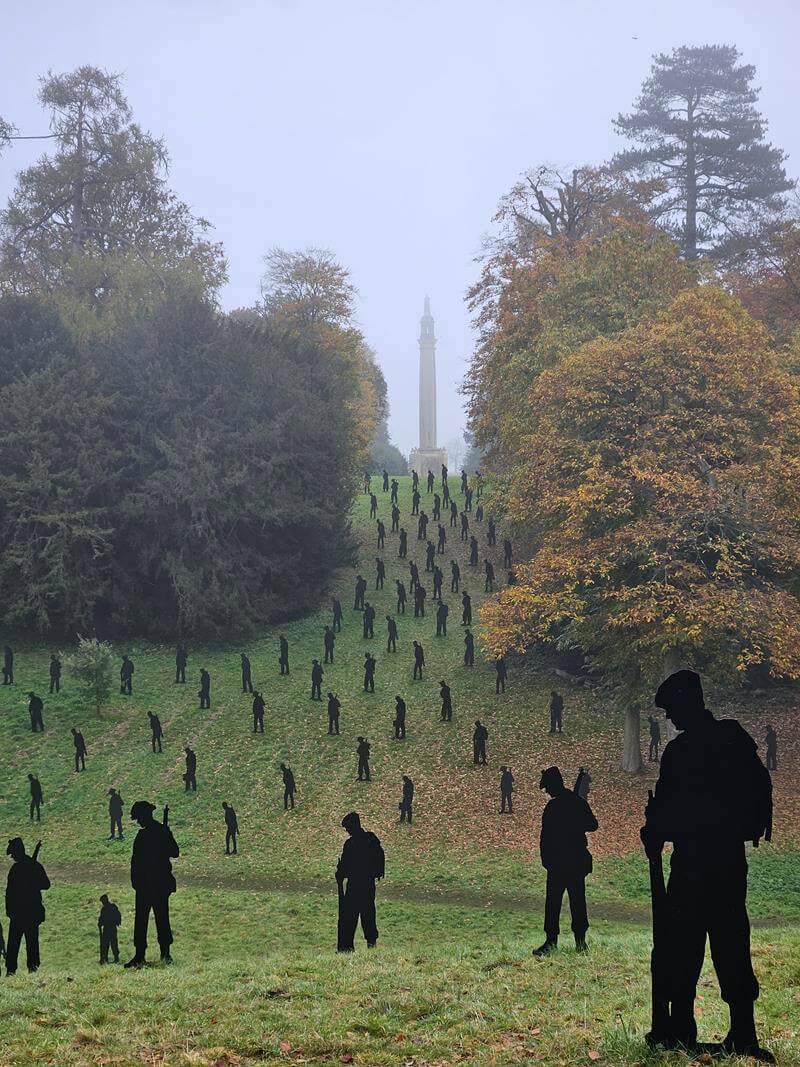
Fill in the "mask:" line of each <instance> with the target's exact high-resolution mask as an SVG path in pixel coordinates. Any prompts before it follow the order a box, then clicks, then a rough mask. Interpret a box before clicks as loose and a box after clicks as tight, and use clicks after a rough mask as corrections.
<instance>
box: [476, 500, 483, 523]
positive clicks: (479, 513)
mask: <svg viewBox="0 0 800 1067" xmlns="http://www.w3.org/2000/svg"><path fill="white" fill-rule="evenodd" d="M475 522H483V504H478V506H477V507H476V508H475Z"/></svg>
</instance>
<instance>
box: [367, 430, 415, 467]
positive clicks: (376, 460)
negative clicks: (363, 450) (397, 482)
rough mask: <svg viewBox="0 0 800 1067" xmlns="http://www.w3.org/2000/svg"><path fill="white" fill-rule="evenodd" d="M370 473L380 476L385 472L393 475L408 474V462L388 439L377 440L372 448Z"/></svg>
mask: <svg viewBox="0 0 800 1067" xmlns="http://www.w3.org/2000/svg"><path fill="white" fill-rule="evenodd" d="M369 458H370V472H371V473H372V474H380V473H381V471H383V470H385V471H387V472H388V473H389V474H392V475H403V474H408V460H407V459H406V457H405V456H404V455H403V453H402V452H401V451H400V449H399V448H398V447H397V445H394V444H392V442H391V441H389V440H388V438H387V437H384V436H383V435H380V436H378V437H376V438H375V440H374V441H373V442H372V447H371V448H370V454H369Z"/></svg>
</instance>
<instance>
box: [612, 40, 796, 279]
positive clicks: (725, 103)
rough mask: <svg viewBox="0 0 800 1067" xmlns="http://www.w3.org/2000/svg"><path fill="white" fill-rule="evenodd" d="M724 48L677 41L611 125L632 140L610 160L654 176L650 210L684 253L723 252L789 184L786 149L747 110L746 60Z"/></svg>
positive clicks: (776, 203) (773, 206) (751, 105)
mask: <svg viewBox="0 0 800 1067" xmlns="http://www.w3.org/2000/svg"><path fill="white" fill-rule="evenodd" d="M739 58H740V57H739V52H738V51H737V49H736V48H734V47H732V46H730V45H704V46H703V47H701V48H690V47H687V46H684V47H682V48H676V49H674V50H673V51H672V53H671V54H670V55H666V54H661V55H657V56H655V58H654V62H653V67H652V70H651V73H650V77H649V78H647V80H646V81H645V82H644V84H643V86H642V91H641V93H640V95H639V98H638V100H637V101H636V104H635V110H634V111H632V112H631V113H630V114H628V115H620V116H619V117H618V118H617V120H616V122H615V123H614V125H615V126H616V128H617V130H618V132H619V133H621V134H622V135H623V136H625V137H627V138H628V139H629V140H630V141H632V142H634V144H636V145H638V146H639V147H633V148H629V149H627V150H625V151H623V152H620V153H618V154H617V155H616V156H615V157H614V160H613V166H614V167H615V168H616V169H617V170H618V171H620V172H623V173H627V174H629V175H632V176H638V177H644V178H650V179H657V180H658V182H659V185H660V189H661V192H660V195H658V196H657V197H656V198H655V200H654V202H653V204H652V205H651V213H652V215H653V217H654V218H656V219H658V220H659V221H660V223H661V224H662V225H664V226H665V227H666V228H667V229H668V230H669V231H670V232H671V233H673V234H674V235H675V236H676V238H677V239H678V240H679V242H680V244H681V246H682V248H683V251H684V255H685V256H686V258H687V259H696V258H697V257H698V256H699V255H701V254H703V253H704V252H707V253H710V254H713V255H715V256H717V257H718V258H723V259H724V257H725V255H726V254H727V252H728V250H729V249H730V248H731V246H732V245H733V244H739V243H740V242H741V241H742V239H743V238H745V239H746V235H747V234H748V233H749V232H751V231H752V230H753V229H754V228H757V227H758V225H759V222H760V220H762V219H763V218H764V216H765V215H767V216H769V215H772V214H774V213H775V212H777V211H779V210H780V208H781V207H782V206H783V199H782V195H781V194H783V193H785V192H786V191H787V190H789V189H791V188H792V187H793V185H794V183H793V182H792V181H790V180H789V179H788V178H787V177H786V172H785V171H784V169H783V166H782V164H783V160H784V159H785V155H784V153H783V152H782V151H780V149H778V148H775V147H773V146H772V145H771V144H769V143H768V142H767V141H766V140H765V135H766V130H767V124H766V122H765V120H764V119H763V118H762V116H761V115H760V114H759V112H758V111H757V110H756V108H755V103H756V101H757V100H758V93H759V90H758V89H756V88H754V87H753V85H752V81H753V77H754V75H755V67H752V66H749V65H744V64H739Z"/></svg>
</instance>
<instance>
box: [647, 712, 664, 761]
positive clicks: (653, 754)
mask: <svg viewBox="0 0 800 1067" xmlns="http://www.w3.org/2000/svg"><path fill="white" fill-rule="evenodd" d="M647 724H648V726H649V727H650V745H649V748H648V751H647V759H648V762H649V763H657V762H658V749H659V746H660V744H661V725H660V724H659V721H658V719H654V718H653V716H652V715H648V716H647Z"/></svg>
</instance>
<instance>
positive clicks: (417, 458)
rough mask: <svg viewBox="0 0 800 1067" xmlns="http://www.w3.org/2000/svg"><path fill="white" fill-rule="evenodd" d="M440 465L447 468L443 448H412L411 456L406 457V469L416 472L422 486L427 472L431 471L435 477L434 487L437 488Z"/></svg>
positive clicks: (440, 470)
mask: <svg viewBox="0 0 800 1067" xmlns="http://www.w3.org/2000/svg"><path fill="white" fill-rule="evenodd" d="M442 464H444V465H445V466H447V452H445V450H444V449H443V448H431V449H425V448H412V449H411V455H410V456H409V457H408V469H409V470H412V471H416V472H417V474H418V475H419V480H420V481H421V482H422V483H423V485H424V484H425V479H426V478H427V477H428V471H429V470H431V471H433V473H434V474H435V476H436V485H437V487H438V486H439V484H440V482H441V475H442Z"/></svg>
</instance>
